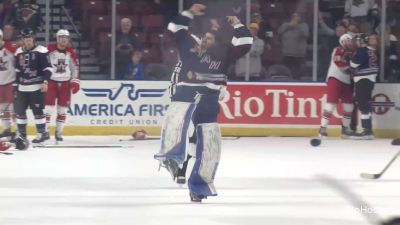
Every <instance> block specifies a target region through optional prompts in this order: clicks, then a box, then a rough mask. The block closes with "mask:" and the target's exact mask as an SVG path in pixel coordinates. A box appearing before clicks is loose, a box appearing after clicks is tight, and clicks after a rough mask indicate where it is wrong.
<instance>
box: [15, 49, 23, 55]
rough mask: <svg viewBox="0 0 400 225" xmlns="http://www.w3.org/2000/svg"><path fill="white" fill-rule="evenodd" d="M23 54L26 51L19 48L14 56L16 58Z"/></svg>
mask: <svg viewBox="0 0 400 225" xmlns="http://www.w3.org/2000/svg"><path fill="white" fill-rule="evenodd" d="M23 52H24V50H23V49H22V47H19V48H17V51H15V54H14V55H15V56H16V55H18V54H21V53H23Z"/></svg>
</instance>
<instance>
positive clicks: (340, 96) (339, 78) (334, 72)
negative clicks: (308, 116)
mask: <svg viewBox="0 0 400 225" xmlns="http://www.w3.org/2000/svg"><path fill="white" fill-rule="evenodd" d="M339 43H340V46H338V47H336V48H335V49H333V52H332V59H331V65H330V66H329V70H328V75H327V82H326V83H327V102H326V104H325V106H324V110H323V113H322V118H321V128H320V129H319V136H320V137H321V138H326V137H327V136H328V132H327V126H328V124H329V121H330V119H331V117H332V113H333V112H334V110H335V109H336V106H337V104H338V103H339V102H341V104H342V106H343V111H344V113H343V117H342V138H348V136H349V135H351V134H352V130H351V129H350V121H351V115H352V112H353V108H354V105H353V88H352V85H351V76H350V65H349V62H350V59H351V56H352V54H353V53H354V50H355V43H354V40H353V36H352V35H350V34H343V35H342V36H341V37H340V38H339Z"/></svg>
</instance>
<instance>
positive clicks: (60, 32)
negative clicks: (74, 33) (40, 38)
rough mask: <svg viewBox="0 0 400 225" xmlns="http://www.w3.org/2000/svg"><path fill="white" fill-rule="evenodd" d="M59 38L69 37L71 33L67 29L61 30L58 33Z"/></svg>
mask: <svg viewBox="0 0 400 225" xmlns="http://www.w3.org/2000/svg"><path fill="white" fill-rule="evenodd" d="M59 36H68V37H69V31H68V30H65V29H60V30H58V31H57V37H59Z"/></svg>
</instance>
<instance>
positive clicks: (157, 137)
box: [119, 136, 240, 142]
mask: <svg viewBox="0 0 400 225" xmlns="http://www.w3.org/2000/svg"><path fill="white" fill-rule="evenodd" d="M239 138H240V137H222V138H221V139H222V140H238V139H239ZM160 139H161V137H159V136H148V137H146V138H144V139H134V138H130V139H119V141H120V142H122V141H149V140H160Z"/></svg>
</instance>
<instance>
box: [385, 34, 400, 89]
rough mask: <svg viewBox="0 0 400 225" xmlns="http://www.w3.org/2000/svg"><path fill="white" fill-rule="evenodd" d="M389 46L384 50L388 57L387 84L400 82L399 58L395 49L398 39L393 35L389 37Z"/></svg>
mask: <svg viewBox="0 0 400 225" xmlns="http://www.w3.org/2000/svg"><path fill="white" fill-rule="evenodd" d="M389 40H390V45H389V47H388V48H387V50H386V54H387V55H388V56H387V57H388V60H387V66H386V67H385V68H386V71H387V72H386V73H385V74H387V76H388V80H389V82H396V83H398V82H399V81H400V56H399V52H398V49H397V46H399V44H398V39H397V37H396V36H394V35H393V34H391V35H390V39H389Z"/></svg>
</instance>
